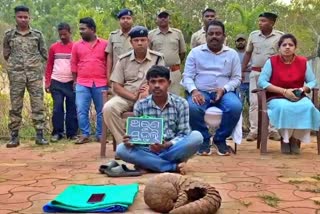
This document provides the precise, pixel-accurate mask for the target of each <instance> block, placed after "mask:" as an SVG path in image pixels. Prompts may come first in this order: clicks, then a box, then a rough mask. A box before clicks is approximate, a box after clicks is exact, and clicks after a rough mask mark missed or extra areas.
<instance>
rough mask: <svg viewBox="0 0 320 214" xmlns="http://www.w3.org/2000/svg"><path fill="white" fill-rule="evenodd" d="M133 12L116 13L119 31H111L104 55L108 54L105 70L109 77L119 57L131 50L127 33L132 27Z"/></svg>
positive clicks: (126, 10) (123, 10)
mask: <svg viewBox="0 0 320 214" xmlns="http://www.w3.org/2000/svg"><path fill="white" fill-rule="evenodd" d="M132 16H133V12H132V10H129V9H126V8H125V9H122V10H120V12H119V13H118V15H117V17H118V19H119V24H120V29H118V30H116V31H112V32H111V33H110V35H109V41H108V46H107V48H106V53H107V54H108V56H107V60H108V65H107V70H108V74H109V75H110V74H111V73H112V71H113V69H114V67H115V65H116V63H117V61H118V59H119V56H120V55H122V54H124V53H127V52H128V51H130V50H131V49H132V47H131V44H130V38H129V35H128V34H129V32H130V30H131V28H132V25H133V17H132Z"/></svg>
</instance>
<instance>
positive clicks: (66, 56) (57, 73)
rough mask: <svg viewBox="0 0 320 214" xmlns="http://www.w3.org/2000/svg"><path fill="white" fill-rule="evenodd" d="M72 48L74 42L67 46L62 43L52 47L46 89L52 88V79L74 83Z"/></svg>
mask: <svg viewBox="0 0 320 214" xmlns="http://www.w3.org/2000/svg"><path fill="white" fill-rule="evenodd" d="M72 46H73V42H69V43H68V44H66V45H65V44H63V43H62V42H60V41H59V42H56V43H54V44H52V45H51V47H50V49H49V54H48V61H47V68H46V83H45V85H46V88H47V87H49V86H50V82H51V79H54V80H57V81H59V82H63V83H66V82H70V81H72V79H73V78H72V73H71V67H70V59H71V50H72Z"/></svg>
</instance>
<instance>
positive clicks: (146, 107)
mask: <svg viewBox="0 0 320 214" xmlns="http://www.w3.org/2000/svg"><path fill="white" fill-rule="evenodd" d="M133 112H134V115H135V116H136V117H140V116H149V117H156V118H159V117H162V118H163V125H164V140H166V141H171V143H172V144H175V143H177V142H178V141H179V140H180V139H182V138H183V137H185V136H186V135H188V134H189V133H190V125H189V105H188V102H187V101H186V100H185V99H184V98H182V97H179V96H177V95H174V94H170V93H168V100H167V104H166V105H165V106H164V107H163V109H160V107H159V106H157V105H156V104H155V103H154V101H153V99H152V95H149V96H148V97H146V98H145V99H142V100H139V101H137V102H136V104H135V105H134V108H133Z"/></svg>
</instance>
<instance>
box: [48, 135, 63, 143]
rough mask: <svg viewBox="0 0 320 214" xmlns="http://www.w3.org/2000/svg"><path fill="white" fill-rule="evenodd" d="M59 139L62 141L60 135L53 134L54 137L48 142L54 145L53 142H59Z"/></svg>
mask: <svg viewBox="0 0 320 214" xmlns="http://www.w3.org/2000/svg"><path fill="white" fill-rule="evenodd" d="M61 139H62V136H61V135H59V134H54V135H53V136H52V137H51V139H50V141H51V142H53V143H55V142H58V141H59V140H61Z"/></svg>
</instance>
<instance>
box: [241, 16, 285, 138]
mask: <svg viewBox="0 0 320 214" xmlns="http://www.w3.org/2000/svg"><path fill="white" fill-rule="evenodd" d="M276 20H277V15H276V14H274V13H270V12H265V13H262V14H260V15H259V28H260V30H256V31H253V32H252V33H251V34H250V35H249V38H248V43H247V47H246V53H245V55H244V58H243V62H242V74H243V75H244V72H245V71H246V67H247V65H248V63H249V61H250V60H251V63H252V64H251V65H252V67H251V73H250V76H249V78H250V82H249V91H250V94H249V98H250V108H249V120H250V133H249V135H248V136H247V141H254V140H256V139H257V133H258V100H257V95H256V94H253V93H251V91H252V90H253V89H256V88H257V80H258V78H259V75H260V72H261V68H262V67H263V65H264V63H265V62H266V61H267V59H268V58H269V57H270V56H272V55H274V54H276V53H277V52H278V48H277V44H278V41H279V39H280V37H281V36H282V35H283V32H281V31H278V30H275V29H273V26H274V24H275V22H276ZM269 139H272V140H280V135H279V134H278V132H277V131H276V130H275V129H274V128H272V127H270V135H269Z"/></svg>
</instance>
